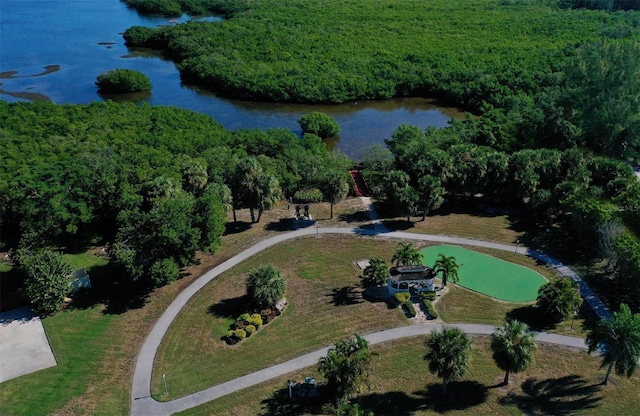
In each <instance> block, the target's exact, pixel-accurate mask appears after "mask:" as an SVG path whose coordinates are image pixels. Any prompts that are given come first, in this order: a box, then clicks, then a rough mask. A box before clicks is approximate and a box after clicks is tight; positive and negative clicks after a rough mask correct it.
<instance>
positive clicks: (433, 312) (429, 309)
mask: <svg viewBox="0 0 640 416" xmlns="http://www.w3.org/2000/svg"><path fill="white" fill-rule="evenodd" d="M421 301H422V304H423V305H424V307H425V309H426V310H427V315H429V316H428V318H431V319H436V318H437V317H438V312H436V308H434V307H433V303H431V301H430V300H429V299H424V298H421Z"/></svg>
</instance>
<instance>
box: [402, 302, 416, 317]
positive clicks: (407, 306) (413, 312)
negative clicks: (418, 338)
mask: <svg viewBox="0 0 640 416" xmlns="http://www.w3.org/2000/svg"><path fill="white" fill-rule="evenodd" d="M403 305H404V307H405V309H406V310H407V313H408V314H409V316H410V317H411V318H413V317H414V316H416V308H415V307H414V306H413V302H411V300H407V301H406V302H404V303H403Z"/></svg>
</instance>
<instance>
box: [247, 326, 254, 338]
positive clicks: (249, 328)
mask: <svg viewBox="0 0 640 416" xmlns="http://www.w3.org/2000/svg"><path fill="white" fill-rule="evenodd" d="M244 331H245V332H246V333H247V336H248V337H250V336H251V335H253V334H254V333H255V332H256V327H255V326H253V325H247V327H246V328H245V329H244Z"/></svg>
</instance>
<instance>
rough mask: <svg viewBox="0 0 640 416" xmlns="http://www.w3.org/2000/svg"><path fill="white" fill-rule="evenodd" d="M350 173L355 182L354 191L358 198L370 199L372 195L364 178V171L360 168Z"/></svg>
mask: <svg viewBox="0 0 640 416" xmlns="http://www.w3.org/2000/svg"><path fill="white" fill-rule="evenodd" d="M349 173H350V174H351V179H352V180H353V189H354V190H355V192H356V196H358V197H360V196H364V197H368V196H369V195H370V193H369V186H368V185H367V181H365V180H364V177H363V176H362V171H361V170H360V169H359V168H358V169H351V170H350V171H349Z"/></svg>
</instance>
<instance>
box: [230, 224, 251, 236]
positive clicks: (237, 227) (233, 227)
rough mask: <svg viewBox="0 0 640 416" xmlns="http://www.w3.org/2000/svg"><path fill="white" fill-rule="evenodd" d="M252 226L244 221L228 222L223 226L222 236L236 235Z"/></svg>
mask: <svg viewBox="0 0 640 416" xmlns="http://www.w3.org/2000/svg"><path fill="white" fill-rule="evenodd" d="M252 225H253V224H252V223H250V222H245V221H236V222H233V221H231V222H228V223H226V224H225V225H224V235H230V234H238V233H241V232H244V231H247V230H248V229H250V228H251V226H252Z"/></svg>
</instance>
